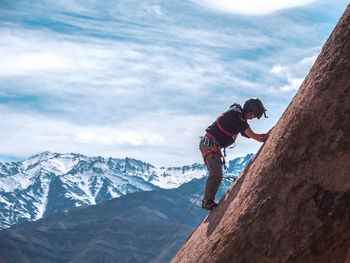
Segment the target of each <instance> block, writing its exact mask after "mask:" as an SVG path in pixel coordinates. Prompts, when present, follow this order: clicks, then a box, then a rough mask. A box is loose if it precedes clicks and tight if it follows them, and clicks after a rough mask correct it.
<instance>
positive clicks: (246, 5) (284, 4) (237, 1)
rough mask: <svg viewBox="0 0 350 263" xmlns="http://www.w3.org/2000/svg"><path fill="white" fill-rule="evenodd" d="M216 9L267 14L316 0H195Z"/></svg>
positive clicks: (250, 13) (248, 13)
mask: <svg viewBox="0 0 350 263" xmlns="http://www.w3.org/2000/svg"><path fill="white" fill-rule="evenodd" d="M193 1H194V2H195V3H197V4H199V5H202V6H205V7H208V8H212V9H215V10H219V11H223V12H229V13H239V14H246V15H265V14H269V13H272V12H274V11H277V10H281V9H285V8H291V7H297V6H302V5H306V4H310V3H312V2H314V1H316V0H279V1H276V0H264V1H262V0H245V1H242V0H193Z"/></svg>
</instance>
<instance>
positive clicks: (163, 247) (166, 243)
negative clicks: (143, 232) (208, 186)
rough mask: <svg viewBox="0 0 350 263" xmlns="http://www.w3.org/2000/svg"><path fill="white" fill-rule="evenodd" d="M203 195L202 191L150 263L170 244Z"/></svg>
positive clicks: (153, 262)
mask: <svg viewBox="0 0 350 263" xmlns="http://www.w3.org/2000/svg"><path fill="white" fill-rule="evenodd" d="M203 194H204V190H203V192H202V193H201V194H200V195H199V196H198V198H197V200H196V201H195V202H194V203H193V205H192V206H191V208H190V210H188V211H187V213H186V215H185V216H184V217H183V218H182V220H181V222H180V223H179V224H178V225H177V227H176V228H175V230H174V231H173V233H172V234H171V235H170V237H169V238H168V240H167V241H166V242H165V243H164V245H163V246H162V247H161V249H160V251H159V252H158V254H157V255H156V256H155V258H154V259H153V260H152V263H155V262H156V259H157V258H158V257H159V255H160V254H161V253H162V252H163V250H164V249H165V248H166V246H167V245H168V243H169V242H170V240H171V239H172V238H173V237H174V235H175V233H176V231H177V230H178V229H179V227H180V226H181V225H182V223H183V222H184V221H185V219H186V217H187V216H188V215H189V213H190V212H191V210H192V208H193V207H194V206H195V205H196V203H197V202H198V200H199V199H200V198H201V196H202V195H203Z"/></svg>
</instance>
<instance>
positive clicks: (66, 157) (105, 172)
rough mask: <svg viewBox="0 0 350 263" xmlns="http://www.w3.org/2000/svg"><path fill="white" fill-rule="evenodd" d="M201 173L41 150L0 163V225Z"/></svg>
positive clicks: (194, 168) (171, 184)
mask: <svg viewBox="0 0 350 263" xmlns="http://www.w3.org/2000/svg"><path fill="white" fill-rule="evenodd" d="M251 157H252V155H247V156H245V157H240V158H236V159H234V160H231V161H230V162H229V174H230V175H231V176H238V174H237V171H239V169H242V167H244V166H245V165H246V163H247V162H248V161H249V160H250V158H251ZM235 167H236V168H237V169H238V170H237V169H235ZM206 174H207V170H206V167H205V166H204V165H203V164H198V163H195V164H193V165H185V166H182V167H169V168H165V167H161V168H156V167H154V166H153V165H151V164H149V163H145V162H142V161H140V160H136V159H132V158H125V159H118V158H111V157H110V158H103V157H100V156H98V157H87V156H85V155H82V154H75V153H69V154H60V153H51V152H43V153H41V154H37V155H34V156H32V157H30V158H29V159H27V160H25V161H23V162H13V163H0V209H1V210H0V229H1V228H7V227H9V226H11V225H13V224H16V223H21V222H24V221H26V220H29V221H33V220H38V219H40V218H42V217H46V216H49V215H52V214H55V213H57V212H60V211H66V210H70V209H72V208H74V207H78V206H86V205H95V204H99V203H102V202H104V201H106V200H110V199H113V198H117V197H120V196H123V195H126V194H129V193H134V192H139V191H150V190H155V189H159V188H164V189H170V188H176V187H179V186H180V185H181V184H183V183H186V182H189V181H190V180H192V179H194V178H197V179H198V178H203V177H204V176H206Z"/></svg>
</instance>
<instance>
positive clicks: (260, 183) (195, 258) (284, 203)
mask: <svg viewBox="0 0 350 263" xmlns="http://www.w3.org/2000/svg"><path fill="white" fill-rule="evenodd" d="M172 262H173V263H175V262H220V263H221V262H350V6H348V7H347V9H346V11H345V13H344V14H343V16H342V17H341V18H340V20H339V22H338V24H337V26H336V27H335V29H334V31H333V32H332V34H331V36H330V37H329V39H328V41H327V42H326V44H325V45H324V47H323V49H322V51H321V53H320V55H319V57H318V59H317V60H316V62H315V64H314V66H313V67H312V69H311V70H310V72H309V74H308V76H307V77H306V79H305V80H304V82H303V84H302V85H301V87H300V89H299V91H298V93H297V94H296V96H295V97H294V98H293V100H292V101H291V103H290V105H289V106H288V108H287V109H286V111H285V112H284V114H283V115H282V117H281V119H280V120H279V121H278V123H277V125H276V126H275V127H274V128H273V130H272V131H271V134H270V137H269V138H268V140H267V141H266V142H265V144H264V145H263V146H262V147H261V148H260V150H259V151H258V153H257V154H256V155H255V156H254V157H253V159H252V160H251V162H250V163H249V164H248V166H247V167H246V168H245V170H244V171H243V172H242V174H241V176H240V178H239V180H238V181H237V183H235V184H234V185H233V186H232V187H231V188H230V189H229V190H228V191H227V193H226V194H225V195H224V196H223V197H222V199H221V201H220V203H219V206H218V207H217V208H216V209H215V210H213V211H212V212H211V213H210V214H209V216H208V217H206V218H205V219H204V221H203V222H202V223H201V224H200V225H199V226H198V228H197V229H196V230H195V232H193V233H192V235H191V236H190V237H189V239H188V240H187V242H186V243H185V244H184V245H183V247H182V248H181V250H179V251H178V253H177V255H176V256H175V257H174V259H173V260H172Z"/></svg>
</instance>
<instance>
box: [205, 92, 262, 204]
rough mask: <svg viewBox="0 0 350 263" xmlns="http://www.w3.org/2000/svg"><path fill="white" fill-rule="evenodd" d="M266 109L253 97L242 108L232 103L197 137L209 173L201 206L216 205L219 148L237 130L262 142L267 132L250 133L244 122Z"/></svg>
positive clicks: (226, 142)
mask: <svg viewBox="0 0 350 263" xmlns="http://www.w3.org/2000/svg"><path fill="white" fill-rule="evenodd" d="M265 111H266V109H265V108H264V105H263V104H262V102H261V101H260V100H259V99H257V98H251V99H249V100H247V101H246V102H245V103H244V106H243V108H242V107H241V106H240V105H239V104H237V103H235V104H233V105H232V106H231V107H230V109H229V110H228V111H226V112H224V113H223V114H221V115H220V116H219V117H218V118H217V119H216V121H215V122H214V123H213V124H212V125H210V126H209V127H208V128H207V129H206V134H205V135H204V136H203V137H201V140H200V144H199V149H200V151H201V152H202V155H203V158H204V163H205V164H206V165H207V168H208V170H209V176H208V179H207V183H206V186H205V194H204V198H203V203H202V208H204V209H206V210H212V209H213V208H214V207H216V206H217V203H215V201H214V200H215V195H216V192H217V191H218V189H219V186H220V184H221V181H222V164H223V161H222V158H223V155H222V153H221V149H222V148H224V151H225V148H226V147H228V146H230V145H231V144H233V143H234V142H235V140H236V138H237V136H238V134H239V133H241V135H242V136H245V137H247V138H253V139H254V140H257V141H258V142H264V141H265V140H266V138H267V136H268V134H257V133H254V132H253V131H252V130H251V129H250V127H249V124H248V122H247V120H251V119H254V118H258V119H260V118H261V116H262V115H263V114H264V116H265V118H267V116H266V113H265Z"/></svg>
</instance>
